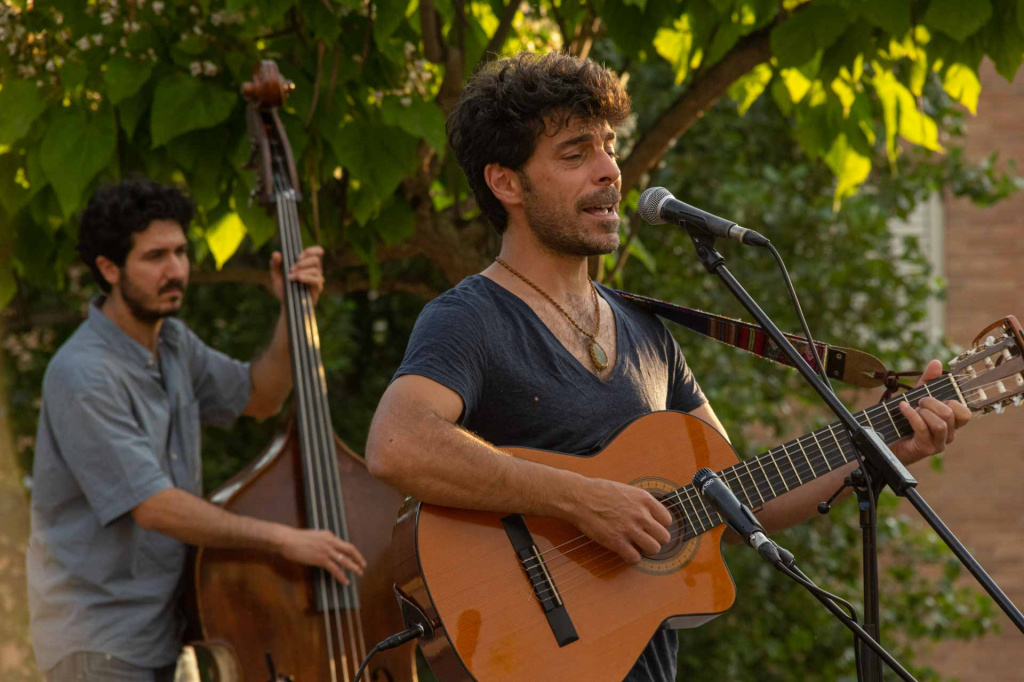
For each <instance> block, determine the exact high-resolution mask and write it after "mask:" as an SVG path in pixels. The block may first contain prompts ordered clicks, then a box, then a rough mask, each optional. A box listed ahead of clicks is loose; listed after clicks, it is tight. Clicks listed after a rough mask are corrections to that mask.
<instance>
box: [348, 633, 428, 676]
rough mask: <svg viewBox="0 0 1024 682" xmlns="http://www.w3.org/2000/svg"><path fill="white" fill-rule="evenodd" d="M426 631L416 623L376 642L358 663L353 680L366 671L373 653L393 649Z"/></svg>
mask: <svg viewBox="0 0 1024 682" xmlns="http://www.w3.org/2000/svg"><path fill="white" fill-rule="evenodd" d="M426 632H427V629H426V628H425V627H423V624H422V623H417V624H416V625H413V626H412V627H411V628H409V629H407V630H402V631H401V632H399V633H397V634H394V635H391V636H390V637H388V638H387V639H384V640H381V641H380V642H377V644H375V645H374V647H373V648H372V649H370V653H368V654H366V658H364V659H363V662H362V663H361V664H360V665H359V670H357V671H356V676H355V679H354V680H353V682H359V680H360V679H361V678H362V676H363V673H364V672H366V666H367V665H369V663H370V659H371V658H373V657H374V655H375V654H377V653H379V652H381V651H387V650H388V649H394V648H395V647H397V646H402V645H403V644H405V643H406V642H411V641H412V640H414V639H419V638H420V637H422V636H423V635H424V634H426Z"/></svg>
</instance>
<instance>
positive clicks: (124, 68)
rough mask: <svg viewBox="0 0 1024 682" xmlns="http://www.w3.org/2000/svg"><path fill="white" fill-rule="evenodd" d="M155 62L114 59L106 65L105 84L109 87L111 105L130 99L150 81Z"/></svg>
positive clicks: (124, 58)
mask: <svg viewBox="0 0 1024 682" xmlns="http://www.w3.org/2000/svg"><path fill="white" fill-rule="evenodd" d="M153 64H154V62H151V61H149V60H148V59H128V58H127V57H114V58H113V59H111V60H110V61H108V62H107V63H106V69H105V70H104V71H103V82H104V83H105V84H106V86H107V97H108V98H109V99H110V103H111V104H120V103H121V102H122V101H124V100H126V99H128V98H129V97H131V96H132V95H134V94H135V93H136V92H138V91H139V88H141V87H142V86H143V84H144V83H145V82H146V81H148V80H149V77H150V75H151V74H152V73H153Z"/></svg>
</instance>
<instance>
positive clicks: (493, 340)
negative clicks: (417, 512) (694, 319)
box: [367, 54, 970, 682]
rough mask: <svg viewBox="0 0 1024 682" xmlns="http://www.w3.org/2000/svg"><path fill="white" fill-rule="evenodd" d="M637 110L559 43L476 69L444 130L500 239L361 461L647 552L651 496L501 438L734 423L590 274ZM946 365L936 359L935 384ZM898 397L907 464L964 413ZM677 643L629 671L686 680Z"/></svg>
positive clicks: (468, 505) (423, 319)
mask: <svg viewBox="0 0 1024 682" xmlns="http://www.w3.org/2000/svg"><path fill="white" fill-rule="evenodd" d="M629 110H630V101H629V96H628V95H627V94H626V92H625V91H624V90H623V88H622V86H621V84H620V82H619V79H618V78H617V77H616V76H615V75H614V74H613V73H611V72H609V71H608V70H606V69H605V68H603V67H601V66H600V65H598V64H596V63H594V62H592V61H589V60H581V59H577V58H575V57H571V56H568V55H564V54H550V55H547V56H543V57H539V56H535V55H530V54H521V55H519V56H516V57H513V58H511V59H506V60H501V61H496V62H493V63H491V64H490V65H488V66H487V67H485V69H484V70H483V71H482V72H481V73H479V74H477V75H476V76H475V77H474V78H473V79H472V80H471V82H470V83H469V84H468V86H467V87H466V89H465V91H464V93H463V95H462V98H461V99H460V101H459V103H458V105H457V106H456V108H455V109H454V111H453V112H452V114H451V117H450V118H449V121H448V134H449V140H450V142H451V145H452V147H453V149H454V150H455V153H456V155H457V157H458V160H459V163H460V165H461V166H462V169H463V170H464V171H465V173H466V176H467V178H468V179H469V183H470V186H471V187H472V188H473V192H474V194H475V196H476V200H477V203H478V205H479V207H480V209H481V211H483V213H484V215H485V216H487V218H488V220H490V222H491V223H492V225H493V226H494V227H495V229H496V230H497V231H498V232H499V233H500V234H501V236H502V240H501V251H500V254H499V256H498V258H497V259H495V262H494V263H493V264H492V265H490V266H489V267H487V268H486V269H484V270H483V272H481V273H480V274H478V275H473V276H471V277H467V278H466V279H465V280H463V281H462V282H461V283H459V285H458V286H456V287H455V288H454V289H451V290H450V291H448V292H446V293H444V294H442V295H441V296H439V297H438V298H437V299H435V300H434V301H432V302H431V303H430V304H428V305H427V306H426V307H425V308H424V310H423V312H422V314H421V315H420V318H419V319H418V321H417V323H416V327H415V329H414V330H413V333H412V337H411V339H410V341H409V346H408V349H407V351H406V355H405V359H404V361H403V362H402V365H401V367H400V368H399V369H398V372H397V373H396V378H395V379H394V381H393V382H392V383H391V385H390V386H389V388H388V390H387V392H386V393H385V394H384V396H383V398H382V399H381V402H380V405H379V406H378V408H377V413H376V415H375V417H374V421H373V425H372V428H371V432H370V437H369V442H368V444H367V457H368V462H369V465H370V470H371V472H372V473H374V474H375V475H377V476H379V477H381V478H383V479H384V480H386V481H387V482H389V483H391V484H392V485H394V486H395V487H396V488H398V489H399V490H402V491H404V492H406V493H408V494H410V495H413V496H415V497H417V498H419V499H421V500H423V501H425V502H430V503H434V504H439V505H445V506H450V507H460V508H465V509H479V510H488V511H500V512H510V513H520V514H530V515H542V516H550V517H555V518H558V519H562V520H564V521H567V522H569V523H571V524H573V525H574V526H576V527H577V528H579V529H580V530H581V531H582V532H583V533H584V534H586V535H587V536H589V537H590V538H591V539H593V540H595V541H597V542H598V543H600V544H601V545H603V546H605V547H607V548H608V549H611V550H613V551H615V552H617V553H618V554H619V556H621V557H622V559H623V560H625V561H626V562H629V563H631V564H636V563H638V562H639V561H640V559H641V555H653V554H655V553H657V552H658V550H659V548H660V547H661V546H662V545H663V544H664V543H666V542H668V540H669V531H668V529H667V527H668V526H669V524H670V523H671V517H670V514H669V513H668V511H667V510H666V509H665V507H664V506H662V504H660V503H659V502H658V501H657V500H655V498H654V497H653V496H651V495H650V494H649V493H647V492H646V491H643V490H640V489H638V488H635V487H633V486H630V485H625V484H622V483H618V482H614V481H609V480H601V479H594V478H587V477H584V476H580V475H578V474H574V473H571V472H567V471H563V470H559V469H555V468H551V467H546V466H543V465H539V464H535V463H531V462H527V461H524V460H520V459H516V458H514V457H510V456H508V455H506V454H503V453H502V452H501V451H499V450H497V449H496V448H495V447H494V446H493V445H492V443H494V444H497V445H502V446H525V447H534V448H543V449H546V450H557V451H561V452H566V453H583V452H586V451H589V450H591V449H592V448H593V447H594V446H595V445H597V444H598V443H599V442H601V441H602V440H603V439H604V438H605V437H606V436H607V435H608V434H609V433H610V432H612V431H613V430H614V429H616V428H617V427H618V426H620V425H622V424H623V423H625V422H627V421H629V420H632V419H635V418H637V417H639V416H641V415H644V414H647V413H649V412H652V411H655V410H665V409H669V410H679V411H682V412H688V413H690V414H692V415H694V416H696V417H699V418H701V419H703V420H705V421H706V422H709V423H710V424H712V425H714V426H715V427H717V428H718V429H719V430H721V428H722V427H721V424H720V423H719V421H718V418H717V417H716V416H715V413H714V411H713V410H712V409H711V406H710V405H709V404H708V403H707V401H706V400H705V398H704V395H703V393H702V392H701V390H700V387H699V385H698V383H697V381H696V379H695V378H694V375H693V373H692V372H691V370H690V368H689V367H688V366H687V364H686V362H685V360H684V358H683V355H682V353H681V352H680V349H679V347H678V346H677V344H676V342H675V340H674V339H673V337H672V336H671V334H669V332H668V331H667V330H666V328H665V327H664V326H663V325H662V324H661V322H660V321H659V320H658V319H657V318H656V317H654V316H653V315H651V314H649V313H647V312H644V311H642V310H640V309H638V308H637V307H635V306H633V305H632V304H630V303H629V302H627V301H625V300H623V299H621V298H619V297H618V296H616V295H615V294H614V293H613V292H612V291H611V290H609V289H607V288H606V287H603V286H601V285H598V284H595V283H593V282H592V281H591V280H590V278H589V277H588V276H587V258H588V257H589V256H597V255H603V254H607V253H611V252H612V251H614V250H615V249H616V248H617V247H618V246H619V231H618V227H619V217H618V212H619V201H620V199H621V195H620V185H621V177H620V175H619V168H618V165H617V163H616V158H617V157H616V153H615V148H616V135H615V126H616V125H618V124H620V123H621V122H622V121H623V120H625V118H626V116H627V115H628V114H629ZM940 371H941V365H940V364H939V363H938V362H932V363H931V364H929V366H928V369H927V371H926V373H925V377H924V378H925V379H931V378H934V377H936V376H938V374H939V373H940ZM900 409H901V410H902V412H903V415H904V416H905V417H906V418H907V419H908V420H909V422H910V423H911V425H913V427H914V434H913V436H912V437H908V438H907V439H904V440H903V441H900V442H898V443H896V444H895V445H894V446H893V450H894V451H895V452H896V453H897V455H898V456H899V457H900V458H901V459H902V460H903V461H904V462H907V463H910V462H914V461H917V460H919V459H921V458H922V457H925V456H927V455H930V454H932V453H934V452H939V451H941V450H943V449H944V447H945V445H946V444H947V443H948V442H950V441H951V440H952V438H953V433H954V431H955V429H956V428H957V427H959V426H961V425H963V424H964V423H966V421H967V420H968V419H969V417H970V412H969V411H968V410H967V409H966V408H965V407H963V406H962V405H959V404H957V403H949V404H944V403H942V402H940V401H938V400H935V399H931V398H925V399H924V400H922V401H921V403H920V408H919V409H918V410H914V409H912V408H910V407H909V406H907V405H906V404H901V405H900ZM850 468H852V467H846V468H843V469H837V470H836V471H834V472H833V473H831V474H830V475H827V476H823V477H821V478H819V479H817V480H816V481H814V482H812V483H809V484H808V485H805V486H802V487H801V488H799V489H798V490H795V491H794V492H792V493H791V494H787V495H784V496H782V497H780V498H777V499H776V500H773V501H772V502H770V503H768V504H766V505H765V507H764V509H763V511H762V512H761V513H760V520H761V522H762V523H763V524H764V525H765V526H766V527H767V528H769V529H780V528H784V527H786V526H789V525H792V524H794V523H797V522H798V521H800V520H802V519H805V518H808V517H809V516H811V515H812V514H813V513H814V509H815V505H816V504H817V502H818V501H820V500H822V499H825V498H826V497H828V495H829V494H830V493H831V492H832V491H833V490H835V488H837V487H838V485H839V483H841V481H842V479H843V477H844V476H845V475H846V474H847V473H849V470H850ZM677 647H678V642H677V639H676V635H675V633H674V632H672V631H671V630H668V629H666V628H662V629H660V630H659V631H658V632H657V633H656V634H655V636H654V637H653V639H652V640H651V641H650V643H649V644H648V646H647V648H646V649H645V650H644V651H643V653H642V654H641V656H640V657H639V659H638V660H637V661H636V664H635V665H634V667H633V669H632V670H631V671H630V672H629V674H628V676H627V678H626V679H627V680H630V681H634V682H639V681H641V680H643V681H648V680H658V681H668V680H674V679H675V675H676V652H677Z"/></svg>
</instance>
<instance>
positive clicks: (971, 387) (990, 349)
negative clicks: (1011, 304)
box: [949, 315, 1024, 414]
mask: <svg viewBox="0 0 1024 682" xmlns="http://www.w3.org/2000/svg"><path fill="white" fill-rule="evenodd" d="M973 346H974V347H973V348H971V349H970V350H968V351H966V352H964V353H961V354H960V355H958V356H957V357H956V358H954V359H953V361H952V362H950V363H949V368H950V370H951V371H952V374H953V378H954V380H955V382H956V385H957V387H958V388H959V389H960V393H961V395H962V396H963V398H964V401H965V402H966V403H967V406H968V407H969V408H970V409H971V411H972V412H981V413H983V414H987V413H989V412H996V413H1000V412H1002V411H1003V408H1004V407H1006V406H1007V405H1011V404H1012V405H1018V406H1019V405H1020V404H1021V403H1022V402H1024V330H1022V329H1021V326H1020V323H1019V322H1017V318H1016V317H1013V316H1012V315H1011V316H1009V317H1005V318H1003V319H1002V320H1000V321H998V322H995V323H994V324H992V325H990V326H989V327H988V328H986V329H985V330H984V331H982V332H981V333H980V334H978V337H977V338H975V339H974V343H973Z"/></svg>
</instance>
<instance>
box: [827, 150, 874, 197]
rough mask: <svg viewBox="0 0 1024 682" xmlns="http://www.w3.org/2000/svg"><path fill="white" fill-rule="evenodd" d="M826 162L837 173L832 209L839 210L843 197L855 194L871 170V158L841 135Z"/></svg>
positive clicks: (829, 152)
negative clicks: (857, 149) (853, 146)
mask: <svg viewBox="0 0 1024 682" xmlns="http://www.w3.org/2000/svg"><path fill="white" fill-rule="evenodd" d="M825 163H827V164H828V167H829V168H831V169H832V172H833V173H835V175H836V190H835V193H834V194H833V198H832V210H833V211H838V210H839V205H840V204H841V203H842V201H843V199H845V198H846V197H848V196H851V195H853V194H854V193H855V192H856V191H857V188H858V187H859V186H860V185H861V183H863V182H864V181H865V180H867V178H868V173H870V172H871V159H869V158H868V157H866V156H863V155H862V154H860V153H859V152H857V151H856V150H855V149H853V148H852V147H851V146H850V145H849V144H848V143H847V140H846V135H840V136H839V137H837V138H836V139H835V142H833V143H832V148H831V149H829V151H828V154H826V155H825Z"/></svg>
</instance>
